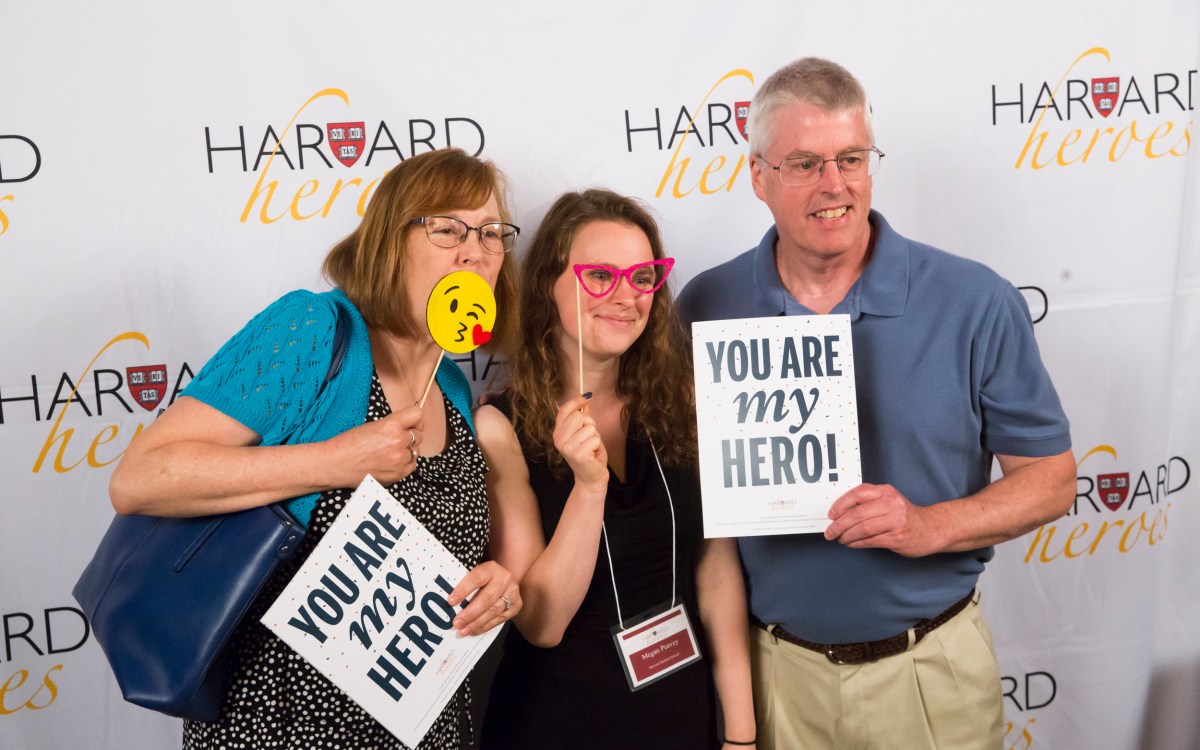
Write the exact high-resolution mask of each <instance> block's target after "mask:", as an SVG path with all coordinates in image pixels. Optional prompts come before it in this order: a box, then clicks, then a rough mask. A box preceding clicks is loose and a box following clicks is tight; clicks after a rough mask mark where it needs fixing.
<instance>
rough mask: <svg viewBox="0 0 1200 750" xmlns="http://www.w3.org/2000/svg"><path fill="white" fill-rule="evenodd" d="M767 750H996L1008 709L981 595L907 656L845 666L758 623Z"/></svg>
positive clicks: (756, 661)
mask: <svg viewBox="0 0 1200 750" xmlns="http://www.w3.org/2000/svg"><path fill="white" fill-rule="evenodd" d="M751 631H752V632H751V641H752V643H751V660H752V665H753V671H754V704H755V713H756V714H757V719H758V748H759V750H834V749H836V750H892V749H893V748H894V749H895V750H925V749H928V750H974V749H976V748H978V749H979V750H985V749H986V750H996V748H1000V747H1002V745H1003V738H1004V734H1003V732H1004V708H1003V705H1002V702H1001V701H1002V696H1001V692H1000V674H999V670H998V669H997V667H996V654H995V650H994V648H993V647H992V634H991V631H989V630H988V627H987V623H985V622H984V621H983V614H982V612H981V611H980V609H979V604H978V597H976V600H975V601H974V602H972V603H971V604H969V605H967V608H966V609H964V610H963V611H962V612H960V613H959V614H958V615H956V616H955V617H954V618H953V619H951V620H950V621H949V622H947V623H946V624H944V625H942V626H941V627H940V628H937V629H936V630H934V631H933V632H932V633H929V634H928V635H926V636H925V637H924V638H923V639H922V640H921V642H920V643H918V644H916V646H914V647H913V648H912V649H909V650H908V651H907V652H905V653H902V654H896V655H895V656H889V657H886V658H884V659H880V660H879V661H876V662H869V663H866V664H847V665H839V664H834V663H833V662H831V661H829V660H828V659H827V658H825V656H823V655H822V654H818V653H817V652H815V651H810V650H808V649H806V648H801V647H800V646H796V645H794V644H791V643H788V642H787V641H783V640H779V639H777V638H775V637H773V636H771V635H769V634H767V633H766V631H764V630H763V629H762V628H757V627H752V628H751Z"/></svg>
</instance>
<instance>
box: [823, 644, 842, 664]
mask: <svg viewBox="0 0 1200 750" xmlns="http://www.w3.org/2000/svg"><path fill="white" fill-rule="evenodd" d="M825 658H826V659H828V660H829V661H831V662H833V663H834V664H838V665H844V664H845V663H846V662H844V661H842V660H841V659H839V658H838V656H837V646H836V645H833V646H826V647H825Z"/></svg>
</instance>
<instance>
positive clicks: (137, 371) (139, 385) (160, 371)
mask: <svg viewBox="0 0 1200 750" xmlns="http://www.w3.org/2000/svg"><path fill="white" fill-rule="evenodd" d="M125 384H126V385H127V386H128V387H129V394H130V395H131V396H133V400H134V401H136V402H137V404H138V406H140V407H142V408H143V409H145V410H146V411H154V409H155V407H157V406H158V405H159V404H161V403H162V400H163V399H164V398H165V397H166V395H167V366H166V365H142V366H140V367H126V368H125Z"/></svg>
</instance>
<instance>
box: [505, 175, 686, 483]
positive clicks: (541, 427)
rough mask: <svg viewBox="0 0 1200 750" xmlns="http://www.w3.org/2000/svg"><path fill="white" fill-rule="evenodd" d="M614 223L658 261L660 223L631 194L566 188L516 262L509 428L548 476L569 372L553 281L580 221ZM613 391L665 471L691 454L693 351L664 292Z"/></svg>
mask: <svg viewBox="0 0 1200 750" xmlns="http://www.w3.org/2000/svg"><path fill="white" fill-rule="evenodd" d="M597 221H612V222H617V223H620V224H627V225H629V226H632V227H636V228H638V229H640V230H642V232H643V233H644V234H645V235H646V239H648V240H649V242H650V248H651V250H652V252H653V253H654V257H655V258H656V259H659V258H663V257H665V253H664V252H663V246H662V238H661V236H660V235H659V231H658V225H657V224H656V223H655V221H654V218H653V217H652V216H651V215H650V212H649V211H648V210H647V209H646V208H645V207H644V206H643V205H642V204H641V203H639V202H638V201H637V200H635V199H633V198H626V197H624V196H622V195H618V194H617V193H614V192H612V191H611V190H602V189H590V190H584V191H582V192H577V193H566V194H564V195H562V196H560V197H559V198H558V200H556V201H555V202H554V205H553V206H551V207H550V210H549V211H548V212H547V213H546V216H545V218H544V219H542V223H541V226H539V227H538V230H537V233H536V234H535V235H534V238H533V242H532V244H531V245H530V247H529V250H528V252H527V253H526V254H525V257H524V259H523V261H522V266H521V267H522V272H521V308H520V309H521V330H520V335H519V342H520V343H519V345H518V346H517V348H516V350H515V351H514V352H513V354H512V356H511V357H510V366H511V371H512V387H511V388H510V390H509V400H510V404H511V405H512V415H513V427H514V429H516V431H517V434H519V435H521V436H522V438H523V441H524V443H525V445H526V451H527V452H531V453H532V454H533V455H532V456H531V457H533V458H538V459H542V460H544V461H546V463H547V464H548V465H549V466H550V467H551V469H552V470H553V471H555V473H559V474H561V473H563V472H565V471H566V462H565V461H564V460H563V459H562V456H560V455H559V453H558V450H557V449H556V448H555V447H554V423H555V417H556V415H557V413H558V407H559V402H558V399H559V395H560V394H561V393H562V391H563V390H564V388H565V387H566V386H567V381H568V378H569V377H570V373H567V372H564V362H563V359H562V356H561V349H560V344H559V331H560V329H561V319H560V316H559V310H558V306H557V304H556V303H555V301H554V285H555V282H556V280H557V279H558V278H559V276H561V275H562V273H563V271H564V270H566V268H567V263H568V260H569V258H570V254H571V245H572V244H573V243H574V241H575V237H576V236H577V235H578V234H579V231H580V230H581V229H582V228H583V227H584V226H585V225H587V224H590V223H592V222H597ZM617 395H618V396H619V397H621V398H622V399H623V400H624V401H625V408H624V409H623V410H622V414H621V420H622V422H623V424H624V425H625V426H626V427H627V428H629V427H630V426H631V423H635V424H636V425H637V427H638V430H639V433H640V435H641V436H643V437H647V438H649V439H650V440H652V441H653V442H654V445H655V448H656V449H657V450H658V454H659V457H660V459H661V460H662V462H663V463H664V464H665V465H668V466H672V467H680V466H685V465H687V464H688V463H690V462H693V461H695V460H696V452H697V448H696V420H695V412H696V394H695V386H694V380H693V375H692V356H691V347H690V346H689V344H688V339H687V335H686V333H685V331H684V328H683V324H682V322H681V321H680V318H679V314H678V312H677V311H676V307H675V300H674V297H673V295H672V294H671V292H670V289H669V288H668V287H667V286H666V285H664V286H663V287H662V288H661V289H659V290H658V291H657V292H655V293H654V300H653V302H652V303H651V307H650V315H649V319H648V320H647V323H646V328H645V330H644V331H642V335H641V336H639V337H638V339H637V340H636V341H634V343H633V345H632V346H630V347H629V349H628V350H627V351H626V352H625V353H624V354H622V355H621V359H620V365H619V369H618V374H617Z"/></svg>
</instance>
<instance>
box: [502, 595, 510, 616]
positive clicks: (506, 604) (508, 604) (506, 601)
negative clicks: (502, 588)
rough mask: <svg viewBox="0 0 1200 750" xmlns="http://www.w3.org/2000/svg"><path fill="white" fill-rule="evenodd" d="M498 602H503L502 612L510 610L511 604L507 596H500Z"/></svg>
mask: <svg viewBox="0 0 1200 750" xmlns="http://www.w3.org/2000/svg"><path fill="white" fill-rule="evenodd" d="M500 601H502V602H504V611H505V612H507V611H508V610H510V609H512V602H511V601H509V600H508V597H507V596H503V595H501V597H500Z"/></svg>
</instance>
